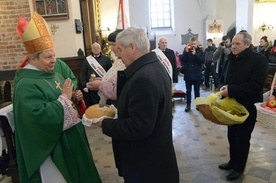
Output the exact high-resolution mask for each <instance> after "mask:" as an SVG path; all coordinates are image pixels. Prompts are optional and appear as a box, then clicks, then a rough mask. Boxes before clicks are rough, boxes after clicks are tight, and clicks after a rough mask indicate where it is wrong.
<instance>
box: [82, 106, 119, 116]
mask: <svg viewBox="0 0 276 183" xmlns="http://www.w3.org/2000/svg"><path fill="white" fill-rule="evenodd" d="M85 116H86V117H87V118H88V119H92V118H100V117H102V116H107V117H112V118H113V117H114V116H115V110H114V108H113V107H110V106H104V107H100V106H99V104H94V105H92V106H90V107H88V109H86V111H85Z"/></svg>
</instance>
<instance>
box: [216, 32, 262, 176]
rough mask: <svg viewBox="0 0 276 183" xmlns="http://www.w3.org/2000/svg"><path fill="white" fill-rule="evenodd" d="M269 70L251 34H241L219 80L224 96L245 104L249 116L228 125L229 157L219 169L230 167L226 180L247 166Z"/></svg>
mask: <svg viewBox="0 0 276 183" xmlns="http://www.w3.org/2000/svg"><path fill="white" fill-rule="evenodd" d="M266 72H267V60H266V58H265V57H263V56H261V55H260V54H257V53H254V51H253V49H252V46H251V36H250V35H249V34H248V33H246V32H240V33H238V34H237V35H236V36H235V37H234V39H233V41H232V53H230V55H229V56H228V60H227V61H226V62H225V65H224V69H223V72H222V77H221V80H220V83H221V84H222V85H223V86H222V87H221V89H220V91H221V94H222V95H223V96H229V97H233V98H235V99H236V100H237V101H238V102H239V103H240V104H242V105H244V106H245V108H246V109H247V110H248V112H249V117H248V118H247V119H246V120H245V122H244V123H242V124H238V125H232V126H228V135H227V136H228V141H229V144H230V149H229V151H230V160H229V162H228V163H225V164H221V165H219V168H220V169H223V170H231V169H232V172H230V174H228V175H227V176H226V178H227V179H230V180H234V179H237V178H239V177H240V176H241V175H242V173H243V171H244V169H245V165H246V161H247V157H248V153H249V148H250V138H251V133H252V131H253V129H254V126H255V122H256V116H257V110H256V107H255V106H254V103H256V102H262V100H263V93H262V91H263V85H264V82H265V78H266Z"/></svg>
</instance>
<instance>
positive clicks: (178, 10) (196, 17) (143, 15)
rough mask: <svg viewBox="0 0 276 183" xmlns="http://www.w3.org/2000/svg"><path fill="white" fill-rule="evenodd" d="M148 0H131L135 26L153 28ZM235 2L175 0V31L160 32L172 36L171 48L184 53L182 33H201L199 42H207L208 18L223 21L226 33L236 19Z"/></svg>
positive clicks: (132, 22)
mask: <svg viewBox="0 0 276 183" xmlns="http://www.w3.org/2000/svg"><path fill="white" fill-rule="evenodd" d="M148 3H149V1H148V0H139V1H134V0H133V1H129V12H130V14H129V16H130V22H131V26H136V27H139V26H141V27H149V9H148V7H149V6H148ZM235 12H236V3H235V1H232V0H230V1H225V0H174V17H175V29H174V32H173V33H170V34H162V35H157V40H158V38H159V37H161V36H166V37H167V39H168V44H169V48H171V49H173V50H175V51H178V52H180V53H182V51H183V48H184V45H181V34H186V33H188V29H189V28H191V29H192V33H194V34H199V41H200V42H201V43H203V45H205V42H206V39H208V38H206V28H205V20H206V18H207V17H211V18H213V19H221V20H223V23H224V25H223V32H225V33H226V32H227V30H228V28H229V26H231V25H232V24H233V22H235V21H236V13H235Z"/></svg>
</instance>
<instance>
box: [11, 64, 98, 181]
mask: <svg viewBox="0 0 276 183" xmlns="http://www.w3.org/2000/svg"><path fill="white" fill-rule="evenodd" d="M63 82H64V78H63V77H62V76H61V75H60V74H58V73H55V72H53V73H47V72H42V71H38V70H31V69H21V70H18V71H17V73H16V76H15V79H14V83H15V90H14V97H13V112H14V125H15V141H16V153H17V161H18V168H19V176H20V182H21V183H34V182H35V183H38V182H41V178H40V173H39V169H40V166H41V164H42V163H43V162H44V160H45V159H46V158H47V157H48V156H51V158H52V161H53V162H54V164H55V165H56V167H57V168H58V169H59V171H60V172H61V174H62V175H63V177H64V179H65V180H66V182H68V183H100V182H101V180H100V177H99V174H98V172H97V169H96V167H95V165H94V161H93V157H92V154H91V151H90V148H89V144H88V140H87V137H86V134H85V129H84V127H83V125H82V123H79V124H78V125H75V126H73V127H71V128H69V129H68V130H66V131H62V129H63V121H64V111H63V107H62V105H61V103H60V102H58V101H57V99H58V97H59V95H60V94H61V89H62V86H63Z"/></svg>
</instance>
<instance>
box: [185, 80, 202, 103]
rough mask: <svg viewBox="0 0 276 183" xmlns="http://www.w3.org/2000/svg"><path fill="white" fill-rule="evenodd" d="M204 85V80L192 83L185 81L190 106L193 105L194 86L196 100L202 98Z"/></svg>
mask: <svg viewBox="0 0 276 183" xmlns="http://www.w3.org/2000/svg"><path fill="white" fill-rule="evenodd" d="M201 83H202V80H195V81H191V80H185V84H186V96H187V104H188V105H190V104H191V100H192V86H193V85H194V92H195V98H196V97H200V93H199V91H200V84H201Z"/></svg>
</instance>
